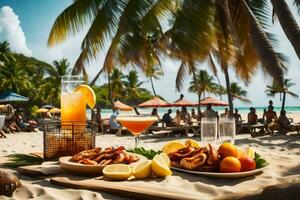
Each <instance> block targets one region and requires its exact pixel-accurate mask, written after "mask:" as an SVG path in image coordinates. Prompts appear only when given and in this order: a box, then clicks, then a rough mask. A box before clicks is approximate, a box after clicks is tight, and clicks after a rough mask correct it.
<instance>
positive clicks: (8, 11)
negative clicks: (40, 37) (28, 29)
mask: <svg viewBox="0 0 300 200" xmlns="http://www.w3.org/2000/svg"><path fill="white" fill-rule="evenodd" d="M0 36H1V38H2V39H3V40H7V41H8V42H9V44H10V47H11V49H12V50H13V51H15V52H17V53H23V54H24V55H26V56H31V55H32V52H31V50H29V48H28V47H27V45H26V37H25V34H24V32H23V30H22V27H21V26H20V20H19V17H18V15H16V14H15V13H14V11H13V9H12V8H11V7H9V6H3V7H2V8H1V9H0Z"/></svg>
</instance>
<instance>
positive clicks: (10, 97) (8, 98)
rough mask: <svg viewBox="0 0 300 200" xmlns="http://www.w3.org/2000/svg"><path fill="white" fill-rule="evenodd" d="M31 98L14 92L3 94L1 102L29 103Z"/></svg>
mask: <svg viewBox="0 0 300 200" xmlns="http://www.w3.org/2000/svg"><path fill="white" fill-rule="evenodd" d="M28 100H29V98H27V97H24V96H22V95H19V94H17V93H14V92H3V93H1V94H0V102H13V101H15V102H17V101H28Z"/></svg>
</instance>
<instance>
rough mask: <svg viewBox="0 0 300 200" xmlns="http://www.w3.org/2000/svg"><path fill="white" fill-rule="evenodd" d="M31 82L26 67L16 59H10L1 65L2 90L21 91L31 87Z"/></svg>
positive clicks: (0, 79)
mask: <svg viewBox="0 0 300 200" xmlns="http://www.w3.org/2000/svg"><path fill="white" fill-rule="evenodd" d="M30 86H31V83H30V81H29V77H28V74H27V72H26V71H25V68H24V67H23V66H21V65H19V64H18V63H17V62H16V61H13V60H10V61H9V62H6V63H5V65H3V66H2V67H0V88H1V90H2V91H7V90H10V91H13V92H17V93H20V92H22V91H24V90H26V89H29V88H30Z"/></svg>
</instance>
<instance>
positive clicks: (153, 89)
mask: <svg viewBox="0 0 300 200" xmlns="http://www.w3.org/2000/svg"><path fill="white" fill-rule="evenodd" d="M150 82H151V87H152V91H153V94H154V96H156V92H155V88H154V85H153V78H152V76H150Z"/></svg>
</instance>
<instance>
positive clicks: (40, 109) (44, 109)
mask: <svg viewBox="0 0 300 200" xmlns="http://www.w3.org/2000/svg"><path fill="white" fill-rule="evenodd" d="M48 111H49V109H47V108H39V109H38V110H37V111H36V112H37V113H46V112H48Z"/></svg>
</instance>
